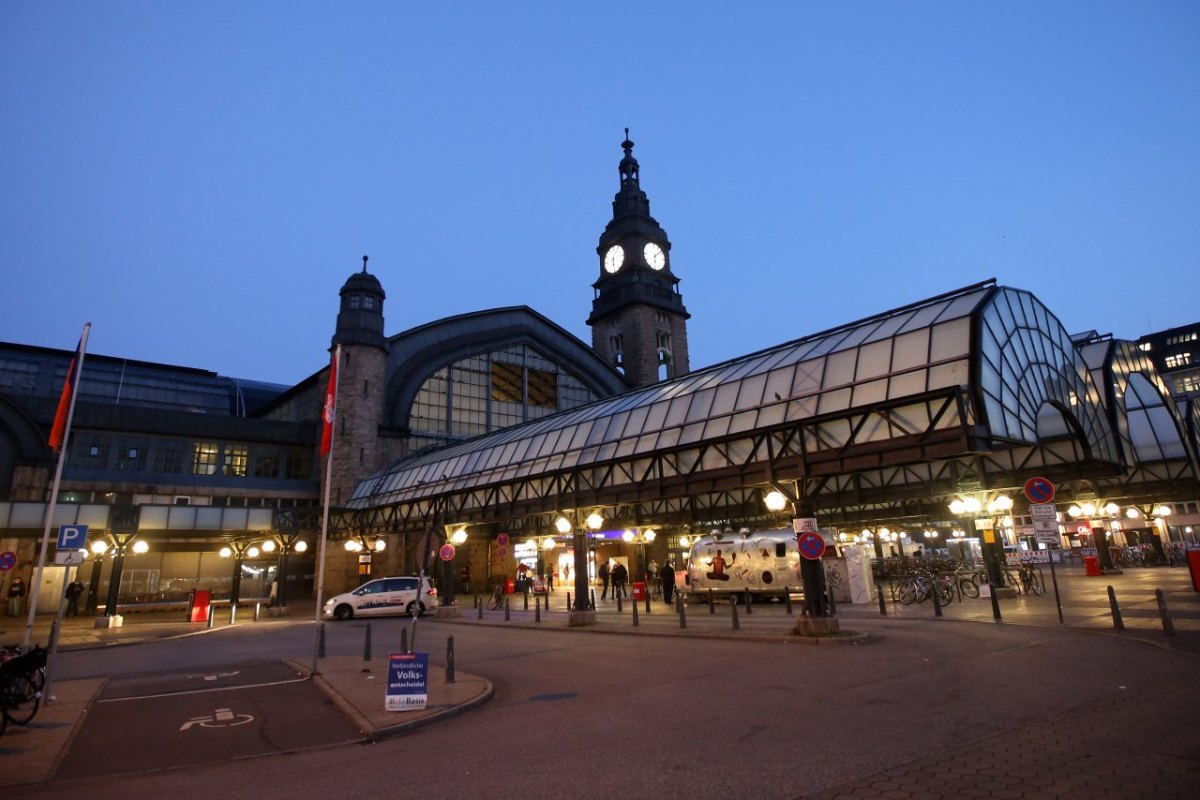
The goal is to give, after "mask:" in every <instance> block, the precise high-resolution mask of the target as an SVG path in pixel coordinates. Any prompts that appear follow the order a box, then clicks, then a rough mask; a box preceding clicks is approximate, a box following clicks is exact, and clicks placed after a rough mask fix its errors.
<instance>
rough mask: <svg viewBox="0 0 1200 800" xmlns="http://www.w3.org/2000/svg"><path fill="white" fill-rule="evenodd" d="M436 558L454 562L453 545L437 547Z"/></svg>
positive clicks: (447, 544)
mask: <svg viewBox="0 0 1200 800" xmlns="http://www.w3.org/2000/svg"><path fill="white" fill-rule="evenodd" d="M438 558H440V559H441V560H442V561H452V560H454V545H452V544H450V543H449V542H447V543H446V544H444V545H442V546H441V547H439V548H438Z"/></svg>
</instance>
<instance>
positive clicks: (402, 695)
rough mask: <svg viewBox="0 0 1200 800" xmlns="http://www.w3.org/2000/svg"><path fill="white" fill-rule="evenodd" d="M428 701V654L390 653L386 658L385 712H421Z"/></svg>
mask: <svg viewBox="0 0 1200 800" xmlns="http://www.w3.org/2000/svg"><path fill="white" fill-rule="evenodd" d="M428 701H429V654H428V653H392V654H390V655H389V656H388V680H387V697H386V698H385V700H384V704H383V708H384V710H385V711H421V710H422V709H424V708H425V704H426V703H427V702H428Z"/></svg>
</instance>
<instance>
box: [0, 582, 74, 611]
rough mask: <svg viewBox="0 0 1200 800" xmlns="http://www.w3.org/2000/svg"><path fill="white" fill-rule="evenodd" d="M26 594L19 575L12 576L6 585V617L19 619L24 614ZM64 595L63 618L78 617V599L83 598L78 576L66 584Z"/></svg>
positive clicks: (26, 591) (23, 583)
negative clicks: (65, 602)
mask: <svg viewBox="0 0 1200 800" xmlns="http://www.w3.org/2000/svg"><path fill="white" fill-rule="evenodd" d="M26 594H28V589H27V587H26V586H25V581H23V580H21V576H20V575H14V576H13V579H12V580H11V581H9V584H8V615H9V616H10V617H19V616H21V615H22V614H24V613H25V595H26ZM65 594H66V598H67V608H66V611H65V612H64V613H65V616H68V617H77V616H79V598H81V597H83V582H82V581H80V580H79V578H78V576H76V578H75V580H73V581H71V582H70V583H68V584H67V590H66V592H65Z"/></svg>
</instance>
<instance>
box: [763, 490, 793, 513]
mask: <svg viewBox="0 0 1200 800" xmlns="http://www.w3.org/2000/svg"><path fill="white" fill-rule="evenodd" d="M763 503H764V504H765V505H766V507H767V510H768V511H783V509H784V508H786V507H787V498H786V497H784V496H783V492H781V491H779V490H775V491H772V492H767V496H766V497H764V498H763Z"/></svg>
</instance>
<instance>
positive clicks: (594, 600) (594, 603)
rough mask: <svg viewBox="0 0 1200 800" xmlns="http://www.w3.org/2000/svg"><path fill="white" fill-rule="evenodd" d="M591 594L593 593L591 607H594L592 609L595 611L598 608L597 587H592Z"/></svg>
mask: <svg viewBox="0 0 1200 800" xmlns="http://www.w3.org/2000/svg"><path fill="white" fill-rule="evenodd" d="M591 595H592V605H591V609H592V611H595V610H596V590H595V589H592V591H591Z"/></svg>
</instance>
